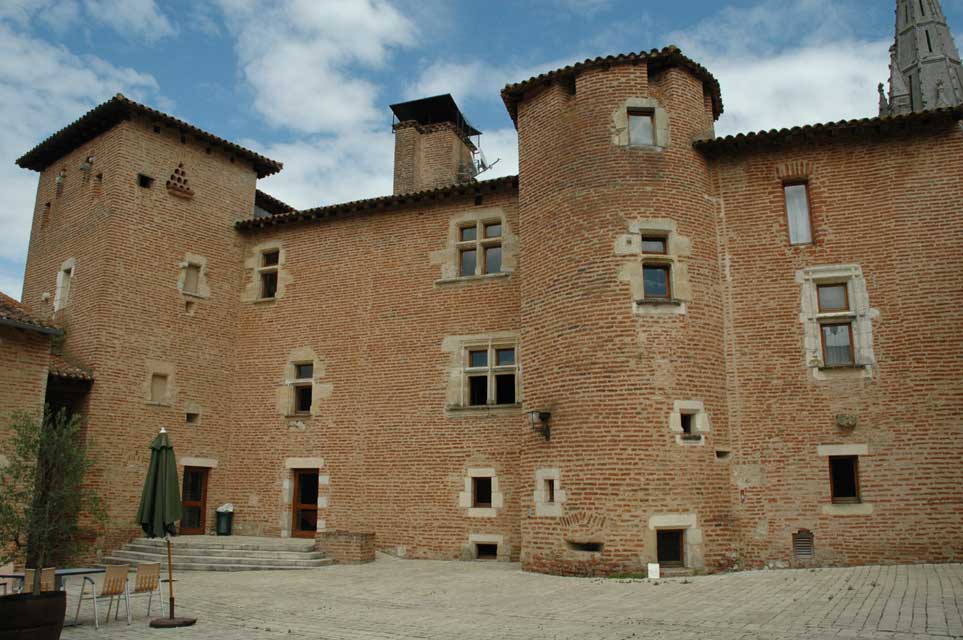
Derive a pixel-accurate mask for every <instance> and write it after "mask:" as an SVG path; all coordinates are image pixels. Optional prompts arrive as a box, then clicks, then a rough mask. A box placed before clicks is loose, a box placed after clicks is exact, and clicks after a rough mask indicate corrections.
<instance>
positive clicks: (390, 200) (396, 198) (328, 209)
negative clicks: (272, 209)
mask: <svg viewBox="0 0 963 640" xmlns="http://www.w3.org/2000/svg"><path fill="white" fill-rule="evenodd" d="M508 188H513V189H517V188H518V176H505V177H503V178H494V179H492V180H484V181H480V182H468V183H463V184H457V185H451V186H448V187H440V188H438V189H428V190H425V191H416V192H412V193H402V194H398V195H391V196H382V197H380V198H369V199H366V200H355V201H352V202H345V203H341V204H333V205H327V206H324V207H315V208H313V209H304V210H301V211H292V212H290V213H282V214H277V215H273V216H268V217H264V218H246V219H244V220H238V221H237V222H235V223H234V227H235V228H236V229H237V230H239V231H250V230H256V229H263V228H266V227H274V226H278V225H283V224H293V223H297V222H312V221H318V220H322V219H325V218H331V217H333V216H337V215H344V214H353V213H370V212H373V211H379V210H380V211H387V210H391V209H399V208H401V207H405V206H409V205H414V204H419V203H423V202H430V201H432V200H446V199H449V198H453V197H459V196H465V195H479V194H484V193H497V192H500V191H503V190H505V189H508Z"/></svg>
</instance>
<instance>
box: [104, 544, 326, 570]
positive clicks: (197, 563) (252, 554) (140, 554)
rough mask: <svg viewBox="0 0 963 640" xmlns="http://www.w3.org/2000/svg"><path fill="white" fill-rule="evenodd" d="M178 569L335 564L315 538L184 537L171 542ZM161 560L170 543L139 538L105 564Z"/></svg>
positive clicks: (260, 567) (257, 568) (269, 567)
mask: <svg viewBox="0 0 963 640" xmlns="http://www.w3.org/2000/svg"><path fill="white" fill-rule="evenodd" d="M171 557H172V560H173V567H174V569H175V570H177V571H258V570H282V569H313V568H317V567H323V566H327V565H329V564H334V560H333V559H331V558H327V557H325V556H324V554H323V553H321V552H319V551H317V550H316V549H315V544H314V541H313V540H296V539H295V540H291V539H281V538H253V537H251V538H248V537H242V536H230V537H223V538H217V537H210V536H184V537H178V538H174V539H173V540H172V542H171ZM145 562H159V563H160V564H161V566H162V567H164V568H165V569H166V568H167V543H166V542H165V541H164V540H159V539H147V538H138V539H136V540H133V541H132V542H130V543H128V544H126V545H124V547H123V548H122V549H118V550H117V551H114V552H113V553H112V554H110V555H109V556H108V557H107V558H105V559H104V563H105V564H130V565H137V564H141V563H145Z"/></svg>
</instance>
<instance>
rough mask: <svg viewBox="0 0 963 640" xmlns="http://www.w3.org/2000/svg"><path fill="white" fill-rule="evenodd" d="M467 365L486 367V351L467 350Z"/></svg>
mask: <svg viewBox="0 0 963 640" xmlns="http://www.w3.org/2000/svg"><path fill="white" fill-rule="evenodd" d="M468 366H469V367H472V368H474V367H487V366H488V351H469V352H468Z"/></svg>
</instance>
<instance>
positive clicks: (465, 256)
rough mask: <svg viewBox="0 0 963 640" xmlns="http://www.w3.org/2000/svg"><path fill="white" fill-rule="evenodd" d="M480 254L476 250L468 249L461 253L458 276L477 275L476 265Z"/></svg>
mask: <svg viewBox="0 0 963 640" xmlns="http://www.w3.org/2000/svg"><path fill="white" fill-rule="evenodd" d="M477 257H478V252H477V251H476V250H475V249H466V250H464V251H462V252H461V255H460V256H459V260H458V275H460V276H473V275H475V265H476V263H477Z"/></svg>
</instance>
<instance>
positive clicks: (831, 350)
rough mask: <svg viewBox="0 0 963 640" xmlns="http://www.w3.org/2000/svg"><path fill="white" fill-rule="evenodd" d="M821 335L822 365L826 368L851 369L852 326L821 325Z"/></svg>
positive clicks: (846, 324)
mask: <svg viewBox="0 0 963 640" xmlns="http://www.w3.org/2000/svg"><path fill="white" fill-rule="evenodd" d="M820 328H821V330H822V334H823V363H824V364H825V365H826V366H827V367H851V366H853V364H854V361H853V325H852V323H849V322H846V323H842V324H823V325H821V327H820Z"/></svg>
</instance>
